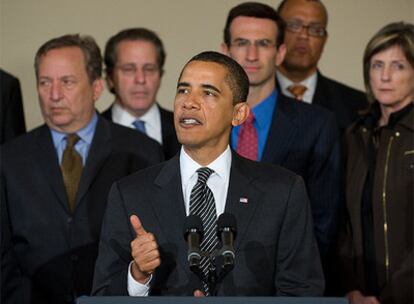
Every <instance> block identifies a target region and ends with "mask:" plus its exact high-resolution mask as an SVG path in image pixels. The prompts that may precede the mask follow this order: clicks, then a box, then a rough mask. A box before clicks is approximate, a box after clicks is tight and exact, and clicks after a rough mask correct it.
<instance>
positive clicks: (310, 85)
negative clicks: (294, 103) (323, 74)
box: [276, 71, 318, 103]
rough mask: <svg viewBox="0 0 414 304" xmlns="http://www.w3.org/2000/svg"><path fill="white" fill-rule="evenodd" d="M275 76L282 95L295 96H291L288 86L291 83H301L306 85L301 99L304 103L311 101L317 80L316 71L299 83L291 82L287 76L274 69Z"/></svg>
mask: <svg viewBox="0 0 414 304" xmlns="http://www.w3.org/2000/svg"><path fill="white" fill-rule="evenodd" d="M276 77H277V80H278V81H279V84H280V89H281V90H282V94H283V95H285V96H289V97H291V98H295V96H293V94H292V93H291V92H289V90H288V87H290V86H291V85H292V84H301V85H304V86H305V87H306V91H305V94H304V95H303V98H302V101H303V102H306V103H312V100H313V95H315V90H316V84H317V82H318V74H317V73H316V72H315V73H314V74H312V75H311V76H309V77H308V78H306V79H305V80H303V81H301V82H299V83H295V82H293V81H292V80H290V79H289V78H287V77H285V76H284V75H283V74H282V73H280V72H279V71H276Z"/></svg>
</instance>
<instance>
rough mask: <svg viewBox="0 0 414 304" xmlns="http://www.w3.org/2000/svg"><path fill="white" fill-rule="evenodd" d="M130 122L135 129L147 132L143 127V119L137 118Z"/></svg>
mask: <svg viewBox="0 0 414 304" xmlns="http://www.w3.org/2000/svg"><path fill="white" fill-rule="evenodd" d="M132 124H133V125H134V127H135V129H137V130H138V131H141V132H142V133H144V134H146V133H147V132H146V128H145V121H143V120H139V119H137V120H135V121H134V122H133V123H132Z"/></svg>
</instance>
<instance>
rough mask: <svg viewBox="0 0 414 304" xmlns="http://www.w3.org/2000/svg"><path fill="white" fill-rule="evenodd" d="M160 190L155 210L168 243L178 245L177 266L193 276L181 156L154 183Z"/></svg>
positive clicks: (167, 165) (168, 163) (170, 162)
mask: <svg viewBox="0 0 414 304" xmlns="http://www.w3.org/2000/svg"><path fill="white" fill-rule="evenodd" d="M154 184H155V186H156V187H157V188H158V189H159V191H156V192H155V193H154V195H153V197H154V199H153V204H152V206H153V208H154V211H155V214H156V216H157V218H158V221H159V226H160V227H161V229H162V232H163V234H164V235H165V237H166V239H167V240H168V242H170V243H173V244H176V245H177V247H178V251H177V264H180V265H181V267H182V268H183V269H184V271H185V272H186V273H187V275H188V276H189V277H190V276H191V275H192V273H191V271H190V269H189V267H188V262H187V256H186V254H185V253H186V252H187V251H186V248H187V245H186V242H185V240H184V237H183V232H182V229H183V227H184V222H185V217H186V212H185V206H184V198H183V190H182V185H181V174H180V164H179V154H177V155H176V156H174V157H173V158H172V159H171V160H169V161H168V162H167V163H166V165H165V166H164V167H163V169H162V170H161V171H160V173H159V175H158V176H157V178H156V179H155V181H154ZM180 252H181V253H182V254H180Z"/></svg>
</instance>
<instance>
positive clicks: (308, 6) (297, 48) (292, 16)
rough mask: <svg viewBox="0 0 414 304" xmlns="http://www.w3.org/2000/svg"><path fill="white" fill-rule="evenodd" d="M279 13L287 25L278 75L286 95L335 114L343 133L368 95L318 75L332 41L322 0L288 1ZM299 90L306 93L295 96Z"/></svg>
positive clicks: (284, 2)
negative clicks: (329, 37) (324, 49)
mask: <svg viewBox="0 0 414 304" xmlns="http://www.w3.org/2000/svg"><path fill="white" fill-rule="evenodd" d="M277 11H278V13H279V14H280V16H281V17H282V18H283V19H284V21H285V22H286V30H285V45H286V57H285V60H284V61H283V63H282V64H281V65H280V66H279V67H278V71H277V80H278V82H279V84H280V87H281V90H282V93H283V94H285V95H286V96H289V97H292V98H297V99H300V100H303V101H304V102H307V103H312V104H318V105H320V106H322V107H325V108H327V109H328V110H330V111H332V112H334V114H335V116H336V119H337V121H338V124H339V127H340V129H341V133H343V132H344V130H345V129H346V127H347V126H348V125H349V124H350V123H351V122H352V121H354V120H356V119H357V117H358V113H357V112H358V111H359V110H361V109H363V108H365V107H366V106H367V102H366V98H365V95H364V93H362V92H360V91H357V90H355V89H352V88H350V87H348V86H345V85H343V84H341V83H338V82H336V81H334V80H332V79H329V78H326V77H325V76H323V75H322V74H321V73H320V72H319V71H318V61H319V59H320V57H321V55H322V51H323V48H324V46H325V43H326V40H327V38H328V32H327V30H326V27H327V23H328V13H327V10H326V8H325V6H324V5H323V3H322V2H321V1H318V0H284V1H282V2H281V3H280V5H279V7H278V9H277ZM298 88H301V90H299V89H298ZM298 90H299V91H303V92H302V93H301V94H299V95H298V94H297V93H295V92H298Z"/></svg>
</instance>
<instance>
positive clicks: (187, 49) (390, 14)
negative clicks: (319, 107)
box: [0, 0, 414, 129]
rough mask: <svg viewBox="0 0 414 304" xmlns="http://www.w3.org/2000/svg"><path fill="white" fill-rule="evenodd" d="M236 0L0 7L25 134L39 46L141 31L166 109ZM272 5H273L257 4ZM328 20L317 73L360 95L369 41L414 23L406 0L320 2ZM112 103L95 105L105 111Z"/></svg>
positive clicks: (41, 2) (211, 46) (39, 2)
mask: <svg viewBox="0 0 414 304" xmlns="http://www.w3.org/2000/svg"><path fill="white" fill-rule="evenodd" d="M242 2H243V1H240V0H149V1H148V0H117V1H114V0H71V1H62V0H0V66H1V67H2V68H4V69H6V70H8V71H9V72H11V73H13V74H15V75H16V76H17V77H19V78H20V81H21V84H22V89H23V98H24V106H25V114H26V121H27V126H28V128H29V129H32V128H33V127H35V126H37V125H39V124H40V123H42V118H41V115H40V110H39V107H38V103H37V96H36V88H35V77H34V72H33V56H34V54H35V52H36V50H37V49H38V47H39V46H40V45H41V44H42V43H43V42H45V41H46V40H48V39H50V38H52V37H56V36H59V35H63V34H66V33H82V34H90V35H92V36H94V37H95V38H96V40H97V42H98V43H99V45H100V46H101V47H102V48H103V47H104V45H105V41H106V39H107V38H108V37H109V36H110V35H112V34H114V33H116V32H118V31H119V30H121V29H123V28H126V27H132V26H140V27H148V28H150V29H153V30H155V31H156V32H158V34H159V35H160V36H161V39H162V40H163V41H164V44H165V47H166V49H167V53H168V54H167V62H166V67H165V70H166V74H165V76H164V78H163V85H162V88H161V90H160V92H159V94H158V99H159V101H160V103H161V104H163V105H164V106H165V107H167V108H170V109H171V108H172V102H173V98H174V93H175V83H176V80H177V76H178V74H179V71H180V69H181V67H182V66H183V64H184V63H185V62H186V61H187V60H188V59H189V58H190V57H191V56H193V55H195V54H196V53H197V52H200V51H203V50H218V46H219V44H220V42H221V39H222V30H223V26H224V21H225V17H226V15H227V12H228V10H229V9H230V8H231V7H232V6H234V5H236V4H238V3H242ZM261 2H263V3H267V4H269V5H272V6H274V7H275V6H276V5H277V4H278V3H279V2H280V0H273V1H270V0H267V1H261ZM325 3H326V6H327V8H328V11H329V15H330V22H329V25H328V31H329V34H330V37H329V39H328V42H327V45H326V48H325V52H324V56H323V59H322V61H321V70H322V71H323V73H325V74H326V75H329V76H331V77H333V78H336V79H338V80H340V81H342V82H345V83H347V84H349V85H351V86H354V87H358V88H362V73H361V56H362V52H363V49H364V47H365V44H366V43H367V41H368V39H369V38H370V37H371V36H372V35H373V33H374V32H375V31H377V30H378V29H379V28H380V27H381V26H383V25H384V24H386V23H388V22H391V21H398V20H404V21H409V22H414V1H413V0H325ZM111 101H112V96H111V95H110V94H109V93H108V92H105V93H104V95H103V96H102V97H101V99H100V100H99V101H98V103H97V108H98V109H99V110H103V109H105V108H106V107H107V106H108V105H109V104H110V103H111Z"/></svg>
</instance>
